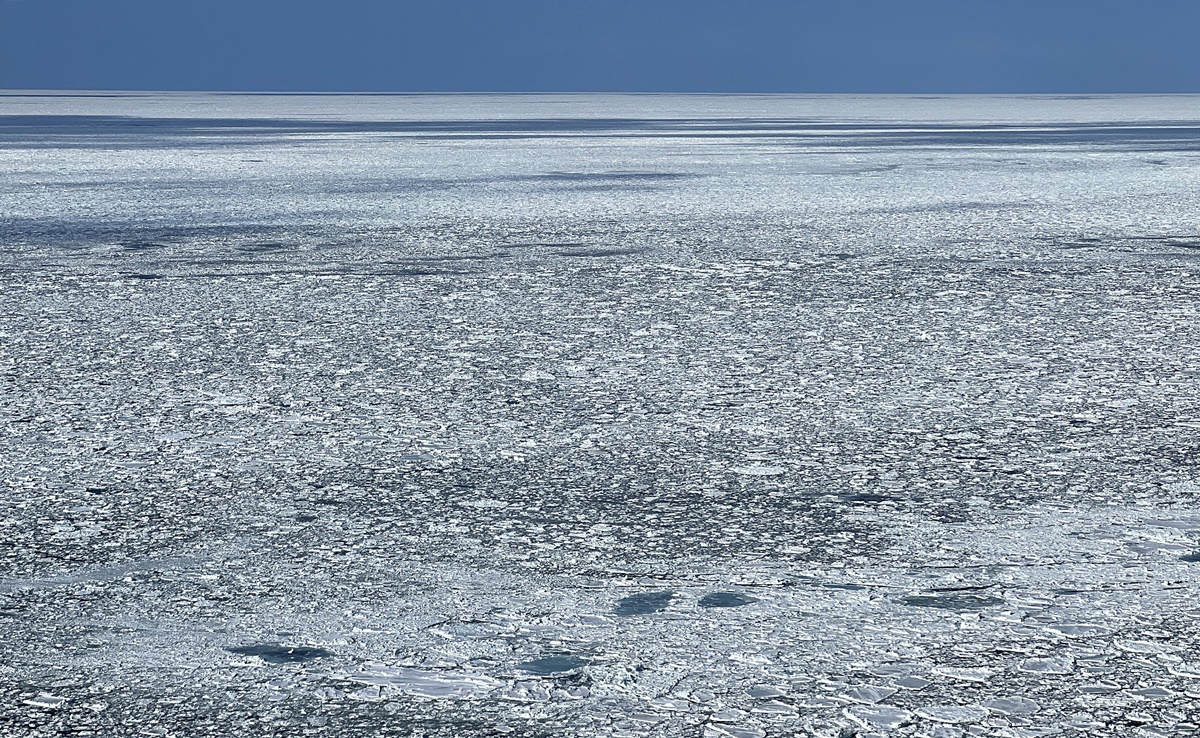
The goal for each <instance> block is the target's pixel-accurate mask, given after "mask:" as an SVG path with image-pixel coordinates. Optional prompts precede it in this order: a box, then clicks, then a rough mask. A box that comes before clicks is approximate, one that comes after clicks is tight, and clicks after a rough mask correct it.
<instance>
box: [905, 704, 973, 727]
mask: <svg viewBox="0 0 1200 738" xmlns="http://www.w3.org/2000/svg"><path fill="white" fill-rule="evenodd" d="M917 714H918V715H920V716H921V717H923V718H925V719H926V720H932V721H934V722H935V723H950V724H952V725H957V724H960V723H977V722H979V721H980V720H983V719H985V718H987V716H988V711H987V710H985V709H983V708H982V707H980V706H979V705H928V706H926V707H922V708H920V709H918V710H917Z"/></svg>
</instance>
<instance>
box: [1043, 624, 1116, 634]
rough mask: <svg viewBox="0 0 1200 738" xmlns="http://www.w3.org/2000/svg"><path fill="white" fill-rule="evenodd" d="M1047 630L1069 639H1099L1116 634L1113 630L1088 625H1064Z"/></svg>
mask: <svg viewBox="0 0 1200 738" xmlns="http://www.w3.org/2000/svg"><path fill="white" fill-rule="evenodd" d="M1046 629H1047V630H1049V631H1053V632H1054V633H1058V634H1059V635H1061V636H1066V637H1067V638H1099V637H1104V636H1110V635H1112V634H1113V632H1114V631H1113V629H1112V628H1109V627H1106V626H1103V625H1089V624H1087V623H1062V624H1059V625H1050V626H1047V628H1046Z"/></svg>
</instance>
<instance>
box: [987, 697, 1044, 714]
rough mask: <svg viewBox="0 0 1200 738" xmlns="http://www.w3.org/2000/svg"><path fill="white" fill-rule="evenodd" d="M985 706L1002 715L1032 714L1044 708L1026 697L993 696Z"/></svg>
mask: <svg viewBox="0 0 1200 738" xmlns="http://www.w3.org/2000/svg"><path fill="white" fill-rule="evenodd" d="M983 706H984V707H985V708H987V709H989V710H991V711H992V712H998V713H1000V714H1001V715H1032V714H1033V713H1035V712H1037V711H1038V710H1040V709H1042V708H1041V706H1040V705H1038V703H1036V702H1034V701H1033V700H1031V699H1028V698H1026V697H993V698H992V699H990V700H986V701H985V702H984V703H983Z"/></svg>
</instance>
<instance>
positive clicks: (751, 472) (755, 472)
mask: <svg viewBox="0 0 1200 738" xmlns="http://www.w3.org/2000/svg"><path fill="white" fill-rule="evenodd" d="M733 471H734V472H736V473H737V474H744V475H746V476H748V477H777V476H779V475H780V474H783V473H784V472H785V471H786V469H784V468H783V467H782V466H765V465H763V464H751V465H749V466H735V467H734V468H733Z"/></svg>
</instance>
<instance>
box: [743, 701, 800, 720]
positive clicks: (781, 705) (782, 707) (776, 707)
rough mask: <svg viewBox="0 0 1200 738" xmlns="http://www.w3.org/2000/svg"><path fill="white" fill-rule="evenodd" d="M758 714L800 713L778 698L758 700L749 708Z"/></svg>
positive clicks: (774, 715)
mask: <svg viewBox="0 0 1200 738" xmlns="http://www.w3.org/2000/svg"><path fill="white" fill-rule="evenodd" d="M750 711H751V712H754V713H757V714H759V715H767V716H770V717H795V716H796V715H798V714H800V711H799V710H797V709H796V708H795V707H793V706H792V705H789V704H787V703H786V702H780V701H779V700H771V701H770V702H760V703H759V704H757V705H755V706H754V707H753V708H751V710H750Z"/></svg>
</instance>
